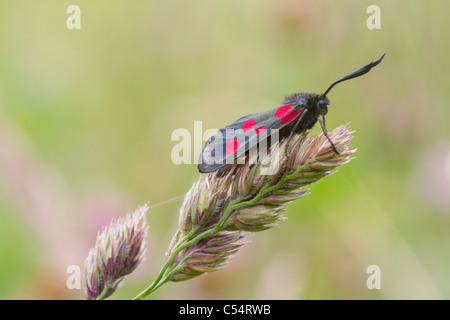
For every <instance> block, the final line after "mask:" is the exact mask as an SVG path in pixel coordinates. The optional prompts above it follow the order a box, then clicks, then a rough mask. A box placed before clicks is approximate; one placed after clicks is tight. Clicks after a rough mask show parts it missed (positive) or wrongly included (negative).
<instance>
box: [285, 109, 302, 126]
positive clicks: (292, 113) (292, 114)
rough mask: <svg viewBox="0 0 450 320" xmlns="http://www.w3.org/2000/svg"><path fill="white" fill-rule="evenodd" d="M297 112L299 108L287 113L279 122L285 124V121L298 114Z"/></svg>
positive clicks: (292, 118) (287, 121)
mask: <svg viewBox="0 0 450 320" xmlns="http://www.w3.org/2000/svg"><path fill="white" fill-rule="evenodd" d="M299 113H300V110H294V111H292V112H290V113H288V114H287V115H286V116H284V117H283V119H281V124H286V123H289V122H291V121H292V120H294V119H295V118H296V117H297V116H298V114H299Z"/></svg>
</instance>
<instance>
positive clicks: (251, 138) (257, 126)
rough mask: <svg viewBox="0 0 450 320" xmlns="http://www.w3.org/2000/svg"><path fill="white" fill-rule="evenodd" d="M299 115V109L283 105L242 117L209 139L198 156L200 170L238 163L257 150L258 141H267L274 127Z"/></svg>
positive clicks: (216, 168) (207, 170)
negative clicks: (250, 152) (249, 152)
mask: <svg viewBox="0 0 450 320" xmlns="http://www.w3.org/2000/svg"><path fill="white" fill-rule="evenodd" d="M298 114H300V109H298V108H295V107H294V106H293V105H284V106H281V107H277V108H273V109H270V110H267V111H263V112H258V113H254V114H250V115H247V116H244V117H242V118H239V119H238V120H236V121H235V122H233V123H232V124H230V125H229V126H226V127H224V128H222V129H220V130H219V132H218V133H217V134H215V135H213V136H212V137H210V138H209V139H208V141H207V142H206V143H205V146H204V147H203V150H202V153H201V154H200V157H199V164H198V169H199V171H200V172H202V173H207V172H213V171H216V170H218V169H220V168H222V167H223V166H225V165H227V164H233V163H236V161H237V159H241V158H243V157H245V156H246V154H247V152H248V151H249V150H256V147H257V145H258V143H261V142H264V141H266V139H267V137H269V136H271V135H272V133H273V130H274V129H278V130H280V129H282V128H283V127H285V126H287V125H288V124H289V123H291V122H292V121H293V120H295V119H296V118H297V117H298Z"/></svg>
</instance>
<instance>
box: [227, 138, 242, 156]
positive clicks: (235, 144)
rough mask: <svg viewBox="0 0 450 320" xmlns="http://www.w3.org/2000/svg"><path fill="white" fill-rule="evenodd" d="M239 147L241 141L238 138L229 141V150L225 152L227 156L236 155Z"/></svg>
mask: <svg viewBox="0 0 450 320" xmlns="http://www.w3.org/2000/svg"><path fill="white" fill-rule="evenodd" d="M239 147H240V146H239V140H238V139H237V138H234V139H231V140H230V141H228V145H227V150H226V151H225V153H226V154H227V156H229V155H232V154H234V153H236V151H237V150H238V149H239Z"/></svg>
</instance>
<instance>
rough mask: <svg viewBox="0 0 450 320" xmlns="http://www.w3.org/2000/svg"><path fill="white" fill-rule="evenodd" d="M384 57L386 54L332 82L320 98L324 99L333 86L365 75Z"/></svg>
mask: <svg viewBox="0 0 450 320" xmlns="http://www.w3.org/2000/svg"><path fill="white" fill-rule="evenodd" d="M385 55H386V53H383V55H382V56H381V57H380V58H379V59H378V60H376V61H373V62H371V63H369V64H367V65H365V66H364V67H362V68H360V69H358V70H356V71H354V72H352V73H350V74H348V75H346V76H345V77H343V78H341V79H339V80H338V81H336V82H333V84H331V86H330V87H329V88H328V89H327V90H326V91H325V93H324V94H322V98H325V97H326V96H327V94H328V92H330V90H331V89H333V87H334V86H335V85H337V84H338V83H339V82H342V81H346V80H350V79H353V78H356V77H359V76H362V75H363V74H366V73H367V72H369V71H370V69H372V68H373V67H375V66H377V65H378V64H379V63H380V62H381V61H382V60H383V58H384V56H385Z"/></svg>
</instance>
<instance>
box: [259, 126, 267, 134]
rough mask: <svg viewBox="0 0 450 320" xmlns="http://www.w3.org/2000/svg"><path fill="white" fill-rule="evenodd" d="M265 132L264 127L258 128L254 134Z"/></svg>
mask: <svg viewBox="0 0 450 320" xmlns="http://www.w3.org/2000/svg"><path fill="white" fill-rule="evenodd" d="M266 130H267V128H266V127H259V128H258V129H256V134H263V133H264V132H266Z"/></svg>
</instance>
